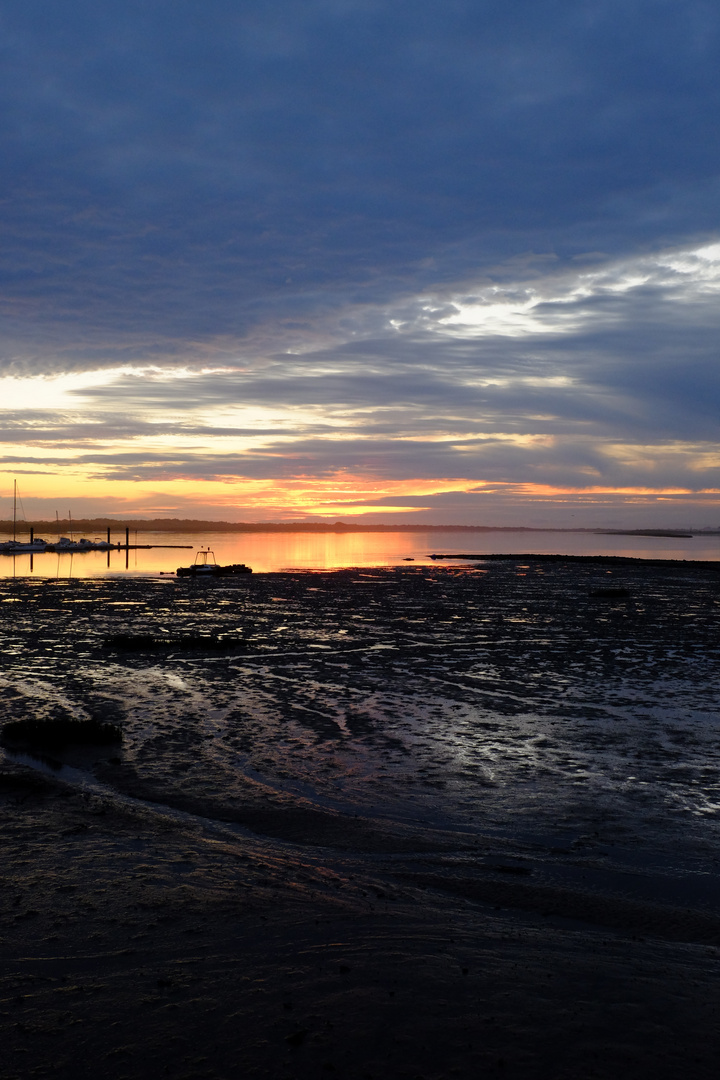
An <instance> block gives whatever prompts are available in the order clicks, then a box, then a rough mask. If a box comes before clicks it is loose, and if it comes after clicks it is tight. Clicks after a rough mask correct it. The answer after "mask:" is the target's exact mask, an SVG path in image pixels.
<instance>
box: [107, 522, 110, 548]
mask: <svg viewBox="0 0 720 1080" xmlns="http://www.w3.org/2000/svg"><path fill="white" fill-rule="evenodd" d="M107 542H108V544H109V543H110V526H109V525H108V541H107Z"/></svg>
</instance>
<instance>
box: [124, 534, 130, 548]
mask: <svg viewBox="0 0 720 1080" xmlns="http://www.w3.org/2000/svg"><path fill="white" fill-rule="evenodd" d="M125 548H126V549H128V550H129V548H130V530H129V529H125Z"/></svg>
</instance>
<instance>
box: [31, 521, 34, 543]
mask: <svg viewBox="0 0 720 1080" xmlns="http://www.w3.org/2000/svg"><path fill="white" fill-rule="evenodd" d="M34 539H35V530H34V529H33V527H32V525H31V526H30V543H31V544H32V542H33V540H34Z"/></svg>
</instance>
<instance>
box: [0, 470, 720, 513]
mask: <svg viewBox="0 0 720 1080" xmlns="http://www.w3.org/2000/svg"><path fill="white" fill-rule="evenodd" d="M31 469H32V464H31V463H30V462H28V463H27V464H25V465H24V466H23V467H22V468H21V469H18V470H17V471H16V472H14V473H10V472H7V471H6V472H4V473H0V500H2V501H7V500H8V499H11V498H12V489H13V480H14V479H16V478H17V480H18V483H19V489H20V494H21V497H22V498H24V499H26V500H34V499H38V500H40V499H41V500H43V501H44V502H51V504H55V505H57V509H58V510H59V511H60V514H61V516H64V515H65V514H66V513H67V509H68V507H70V508H71V509H72V504H73V500H82V502H83V503H85V504H87V503H88V502H92V503H93V504H94V505H95V506H97V509H96V510H94V511H93V516H101V515H105V514H112V515H113V516H115V515H118V514H122V513H129V512H130V508H132V512H133V513H137V514H143V513H152V512H153V511H155V512H157V511H161V512H165V513H167V512H172V516H178V517H182V516H192V515H193V512H194V511H196V510H198V509H201V508H202V510H203V511H205V512H207V511H211V512H213V511H214V512H217V513H223V514H226V515H230V516H231V517H232V516H234V515H233V512H234V514H235V515H236V514H237V513H241V514H243V515H247V514H248V513H250V514H256V515H259V516H260V517H262V516H263V515H264V516H267V515H268V514H270V515H272V516H279V517H281V518H289V519H292V518H295V517H306V516H316V517H338V516H346V517H348V516H352V517H361V516H362V515H363V514H382V513H386V514H399V513H402V514H413V513H418V512H428V511H431V510H433V509H437V507H433V506H432V502H431V500H432V497H433V496H439V495H448V494H456V495H468V496H476V497H478V502H477V504H476V505H477V509H478V511H481V510H483V509H484V508H485V507H486V506H487V505H488V501H489V500H492V499H493V497H496V498H497V499H498V500H499V501H501V502H507V501H508V500H510V501H512V502H514V503H518V502H526V503H528V504H532V503H533V502H538V503H547V502H548V501H552V500H556V501H559V502H561V503H565V504H569V503H571V502H577V503H578V505H585V506H587V505H589V504H592V503H597V504H602V503H604V502H608V501H610V500H615V501H618V502H622V503H623V504H627V503H628V502H632V501H645V502H646V501H648V500H658V501H664V500H667V499H673V498H689V499H692V498H696V499H697V498H700V499H706V498H707V497H708V496H711V497H713V496H718V495H720V489H718V488H701V489H696V490H693V489H691V488H683V487H671V488H669V487H657V488H651V487H611V486H602V485H599V484H594V485H592V486H588V487H584V486H572V487H571V486H568V485H558V486H554V485H552V484H537V483H527V482H519V483H518V482H513V481H507V480H502V481H490V480H477V479H469V478H465V477H463V478H458V477H441V478H439V479H427V478H413V479H403V480H394V479H388V478H384V477H378V476H368V475H349V474H347V473H344V472H337V473H335V474H333V475H330V476H327V475H326V476H322V477H311V476H295V477H289V478H283V479H272V478H271V479H267V478H262V479H254V478H248V477H235V476H227V475H226V476H217V475H215V476H211V477H208V478H202V477H200V478H196V477H188V476H185V477H172V476H171V477H169V478H168V479H164V478H162V477H158V478H154V479H147V480H146V479H137V480H133V479H114V478H113V479H107V478H104V477H102V476H101V475H95V476H88V475H87V474H86V473H84V472H81V467H80V466H73V464H72V463H70V462H63V464H62V466H60V465H58V466H55V465H53V466H50V467H38V469H37V471H30V470H31ZM409 499H416V500H418V503H419V505H412V504H411V503H409V502H408V501H407V500H409ZM392 500H397V504H393V502H392ZM144 503H146V504H147V505H146V506H143V504H144ZM75 512H76V511H75V510H73V513H75ZM0 516H4V515H3V514H2V512H1V511H0Z"/></svg>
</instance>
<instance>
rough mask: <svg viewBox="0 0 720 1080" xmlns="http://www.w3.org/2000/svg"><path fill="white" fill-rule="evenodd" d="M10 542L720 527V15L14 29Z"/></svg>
mask: <svg viewBox="0 0 720 1080" xmlns="http://www.w3.org/2000/svg"><path fill="white" fill-rule="evenodd" d="M0 54H1V55H0V456H1V458H2V460H1V461H0V516H2V517H7V516H9V515H10V513H11V503H12V489H13V481H14V480H17V483H18V488H19V490H20V493H21V495H22V499H23V508H24V512H25V514H26V516H27V517H28V518H31V517H36V518H42V517H46V518H52V519H54V517H55V514H56V512H59V514H60V516H61V517H63V516H65V515H66V514H67V513H69V512H71V513H72V515H73V517H76V518H79V517H83V516H106V515H115V516H117V517H118V518H120V517H123V516H127V517H194V518H209V519H222V520H229V521H293V520H299V521H306V520H331V521H333V520H340V521H346V522H353V521H355V522H361V523H373V522H388V523H392V522H398V523H400V522H402V523H403V524H412V523H416V522H427V523H432V524H466V525H468V524H478V525H498V526H501V525H526V526H533V525H535V526H542V527H552V526H557V527H573V526H575V527H608V528H616V527H662V526H675V527H678V526H685V527H687V526H691V527H696V528H699V527H706V526H714V527H717V526H720V433H719V428H718V404H720V392H719V391H720V377H719V365H718V343H719V341H720V336H719V333H718V331H719V330H720V303H719V300H720V138H718V122H719V115H720V6H718V5H717V3H715V2H706V0H682V2H679V0H510V2H508V0H412V2H411V0H382V2H381V0H262V2H259V0H204V2H203V3H202V4H200V3H198V2H197V0H193V2H190V0H142V2H139V0H138V2H136V0H123V3H122V4H118V3H116V2H113V3H108V2H107V0H92V2H90V0H63V3H62V4H59V3H57V0H22V2H20V0H0Z"/></svg>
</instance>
